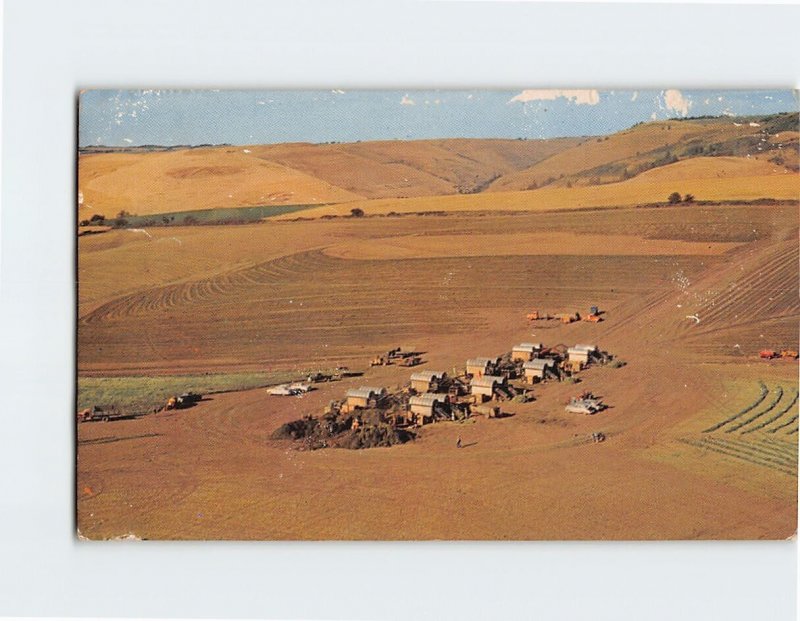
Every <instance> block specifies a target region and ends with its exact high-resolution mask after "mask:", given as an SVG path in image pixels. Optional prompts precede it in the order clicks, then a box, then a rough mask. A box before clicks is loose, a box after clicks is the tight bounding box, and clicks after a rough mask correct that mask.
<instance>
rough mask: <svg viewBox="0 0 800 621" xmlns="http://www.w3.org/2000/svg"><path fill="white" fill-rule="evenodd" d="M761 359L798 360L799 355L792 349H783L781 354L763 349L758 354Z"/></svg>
mask: <svg viewBox="0 0 800 621" xmlns="http://www.w3.org/2000/svg"><path fill="white" fill-rule="evenodd" d="M758 356H759V358H761V359H762V360H776V359H781V360H797V358H798V354H797V352H796V351H794V350H792V349H782V350H781V351H780V352H777V351H775V350H774V349H762V350H761V351H760V352H758Z"/></svg>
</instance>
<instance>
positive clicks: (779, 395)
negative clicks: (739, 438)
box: [725, 386, 783, 433]
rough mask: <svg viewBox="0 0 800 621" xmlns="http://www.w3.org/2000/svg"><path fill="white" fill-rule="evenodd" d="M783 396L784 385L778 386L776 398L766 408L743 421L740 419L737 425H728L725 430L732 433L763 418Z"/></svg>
mask: <svg viewBox="0 0 800 621" xmlns="http://www.w3.org/2000/svg"><path fill="white" fill-rule="evenodd" d="M782 398H783V387H782V386H778V387H777V388H776V389H775V398H774V399H773V400H772V401H771V402H770V403H769V405H767V407H765V408H764V409H762V410H759V411H758V412H756V413H755V414H753V415H752V416H750V417H749V418H746V419H745V420H743V421H740V422H738V423H736V424H735V425H733V426H732V427H728V428H727V429H726V430H725V433H732V432H734V431H738V430H739V429H741V428H742V427H746V426H747V425H749V424H750V423H752V422H754V421H756V420H758V419H759V418H761V417H762V416H764V414H767V413H768V412H770V411H771V410H773V409H774V408H775V406H776V405H778V403H779V402H780V400H781V399H782Z"/></svg>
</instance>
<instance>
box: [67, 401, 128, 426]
mask: <svg viewBox="0 0 800 621" xmlns="http://www.w3.org/2000/svg"><path fill="white" fill-rule="evenodd" d="M121 418H127V417H126V415H125V414H123V413H122V412H120V411H119V410H118V409H117V406H115V405H93V406H92V407H90V408H86V409H85V410H82V411H81V412H79V413H78V422H81V423H91V422H96V421H101V422H104V423H107V422H108V421H110V420H119V419H121Z"/></svg>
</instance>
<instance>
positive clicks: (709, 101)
mask: <svg viewBox="0 0 800 621" xmlns="http://www.w3.org/2000/svg"><path fill="white" fill-rule="evenodd" d="M710 103H711V100H710V99H704V100H703V104H705V105H706V106H707V105H708V104H710Z"/></svg>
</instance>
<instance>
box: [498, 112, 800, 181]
mask: <svg viewBox="0 0 800 621" xmlns="http://www.w3.org/2000/svg"><path fill="white" fill-rule="evenodd" d="M797 123H798V116H797V115H796V114H779V115H773V116H768V117H739V118H734V117H721V118H720V117H714V118H708V119H687V120H671V121H664V122H657V123H644V124H639V125H636V126H634V127H631V128H630V129H627V130H624V131H621V132H617V133H616V134H612V135H610V136H603V137H597V138H592V139H589V140H586V141H584V142H582V143H581V144H579V145H577V146H575V147H573V148H571V149H567V150H564V151H562V152H560V153H558V154H555V155H553V156H552V157H550V158H547V159H546V160H544V161H542V162H539V163H537V164H534V165H533V166H530V167H529V168H527V169H525V170H522V171H519V172H515V173H510V174H508V175H504V176H503V177H500V178H499V179H497V180H495V181H494V182H493V183H492V184H491V186H490V187H489V188H488V190H489V191H495V192H507V191H509V190H533V189H537V188H541V187H545V186H554V187H574V186H587V185H601V184H605V183H615V182H618V181H624V180H626V179H630V178H632V177H635V176H636V175H639V174H641V173H643V172H646V171H648V170H651V169H653V168H660V167H662V166H666V165H669V164H672V163H675V162H677V161H681V160H686V159H690V158H695V157H726V156H728V157H730V156H734V157H743V158H750V159H757V160H760V161H763V162H768V163H769V164H773V165H774V166H776V167H778V168H781V169H786V170H788V171H792V172H797V171H798V134H797Z"/></svg>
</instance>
